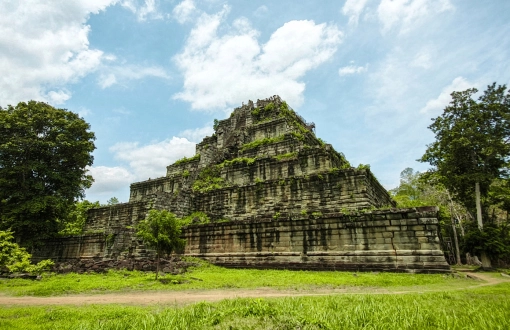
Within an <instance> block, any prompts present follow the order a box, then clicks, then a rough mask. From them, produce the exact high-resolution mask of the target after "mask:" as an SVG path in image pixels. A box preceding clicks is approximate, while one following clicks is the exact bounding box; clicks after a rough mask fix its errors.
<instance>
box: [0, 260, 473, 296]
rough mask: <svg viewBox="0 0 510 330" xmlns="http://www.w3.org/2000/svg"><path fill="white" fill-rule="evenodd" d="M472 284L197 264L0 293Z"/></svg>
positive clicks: (8, 286)
mask: <svg viewBox="0 0 510 330" xmlns="http://www.w3.org/2000/svg"><path fill="white" fill-rule="evenodd" d="M472 282H473V281H472V280H466V279H455V278H453V277H452V276H450V275H442V274H432V275H430V274H395V273H352V272H333V271H327V272H317V271H289V270H256V269H226V268H222V267H217V266H213V265H210V264H207V263H205V262H200V266H198V267H195V268H193V269H191V270H190V271H188V272H187V273H185V274H182V275H166V276H164V277H162V281H155V280H154V274H153V273H143V272H137V271H133V272H131V271H110V272H108V273H106V274H66V275H56V274H46V275H44V277H43V279H42V280H41V281H31V280H21V279H16V280H0V293H4V294H8V295H15V296H21V295H33V296H51V295H63V294H79V293H104V292H106V291H108V292H112V291H123V292H126V291H139V290H193V289H225V288H258V287H272V288H279V289H297V290H300V289H303V290H307V289H314V288H329V287H331V288H346V287H347V288H348V287H382V288H392V289H399V290H405V289H406V288H410V287H412V288H416V287H417V286H423V288H424V289H440V288H442V287H444V288H455V287H464V286H466V285H468V284H470V283H472Z"/></svg>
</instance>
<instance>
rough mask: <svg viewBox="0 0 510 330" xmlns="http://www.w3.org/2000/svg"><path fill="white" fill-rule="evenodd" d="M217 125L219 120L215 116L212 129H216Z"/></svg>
mask: <svg viewBox="0 0 510 330" xmlns="http://www.w3.org/2000/svg"><path fill="white" fill-rule="evenodd" d="M219 125H220V122H219V120H218V119H216V118H215V119H214V123H213V129H214V130H215V131H216V130H217V129H218V126H219Z"/></svg>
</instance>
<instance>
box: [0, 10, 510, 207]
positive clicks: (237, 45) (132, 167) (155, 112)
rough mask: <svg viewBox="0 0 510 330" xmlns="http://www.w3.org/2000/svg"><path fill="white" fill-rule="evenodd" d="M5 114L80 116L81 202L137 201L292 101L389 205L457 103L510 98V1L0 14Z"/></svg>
mask: <svg viewBox="0 0 510 330" xmlns="http://www.w3.org/2000/svg"><path fill="white" fill-rule="evenodd" d="M0 12H1V13H2V14H3V15H2V20H1V21H0V76H1V78H0V105H1V106H6V105H7V104H16V103H17V102H20V101H27V100H30V99H35V100H41V101H46V102H48V103H50V104H52V105H54V106H56V107H60V108H66V109H69V110H71V111H74V112H78V113H79V114H80V115H81V116H83V118H85V120H86V121H87V122H89V123H90V124H91V128H92V131H94V132H95V133H96V138H97V140H96V147H97V149H96V150H95V152H94V157H95V161H94V165H93V166H92V167H91V168H90V173H91V174H92V175H93V176H94V178H95V183H94V185H93V186H92V188H91V189H89V190H88V191H87V199H89V200H99V201H101V202H105V201H106V200H107V199H109V198H110V197H113V196H116V197H118V198H119V199H120V201H123V202H125V201H127V200H128V196H129V184H130V183H132V182H136V181H142V180H146V179H148V178H149V177H151V178H155V177H159V176H163V175H164V174H165V167H166V166H167V165H169V164H170V163H172V162H174V161H175V160H177V159H179V158H182V157H183V156H191V155H193V154H194V150H195V143H196V142H199V141H201V139H202V138H203V137H204V136H206V135H210V134H211V133H212V123H213V120H214V119H215V118H217V119H223V118H226V117H227V116H228V114H229V113H230V111H231V110H232V109H233V108H235V107H237V106H240V105H241V104H242V102H247V101H248V100H250V99H251V100H256V99H258V98H260V99H262V98H266V97H269V96H272V95H275V94H278V95H280V96H281V97H282V98H283V99H285V100H287V102H288V103H289V105H290V106H291V107H293V108H294V109H295V110H296V111H298V113H299V114H300V115H302V116H303V117H304V118H305V119H306V120H307V121H309V122H314V123H315V124H316V133H317V136H318V137H320V138H322V139H323V140H325V141H327V142H328V143H331V144H332V145H333V146H334V147H335V149H336V150H338V151H340V152H343V153H344V154H345V155H346V157H347V159H348V160H349V161H350V162H351V164H353V165H355V166H356V165H358V164H359V163H363V164H370V165H371V169H372V171H373V172H374V174H375V175H376V177H377V178H378V179H379V181H380V182H381V183H382V184H383V185H384V186H385V187H386V188H388V189H390V188H393V187H395V186H396V185H397V184H398V182H399V174H400V172H401V171H402V170H403V169H404V168H406V167H412V168H414V169H416V170H420V171H423V170H426V169H427V164H421V163H418V162H416V159H418V158H420V157H421V155H422V154H423V152H424V151H425V148H426V145H427V144H428V143H431V142H432V141H433V138H434V137H433V135H432V133H431V132H430V131H429V130H428V129H427V126H428V125H429V124H430V123H431V120H430V119H431V118H432V117H436V116H438V115H439V114H441V112H442V109H443V108H444V106H445V105H446V104H447V103H448V102H449V100H450V97H449V94H450V93H451V92H452V91H454V90H465V89H467V88H471V87H476V88H478V89H479V90H484V89H485V87H486V86H487V85H488V84H490V83H492V82H494V81H496V82H497V83H499V84H508V83H509V82H510V66H509V58H510V56H509V55H510V54H509V51H510V37H509V36H510V20H509V15H508V13H510V1H496V0H489V1H484V2H482V1H475V0H393V1H391V0H357V1H352V0H347V1H326V0H324V1H299V2H298V1H285V0H281V1H262V0H259V1H240V0H231V1H221V0H202V1H199V0H184V1H178V0H175V1H172V0H73V1H67V0H60V1H57V0H54V1H43V0H26V1H18V0H3V1H2V2H1V3H0Z"/></svg>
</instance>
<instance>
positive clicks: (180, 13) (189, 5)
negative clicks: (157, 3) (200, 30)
mask: <svg viewBox="0 0 510 330" xmlns="http://www.w3.org/2000/svg"><path fill="white" fill-rule="evenodd" d="M195 11H196V7H195V3H194V2H193V0H184V1H182V2H181V3H179V4H178V5H177V6H175V7H174V10H173V11H172V14H173V16H174V17H175V19H176V20H177V22H179V23H181V24H183V23H186V22H188V21H190V19H191V17H192V15H193V13H194V12H195Z"/></svg>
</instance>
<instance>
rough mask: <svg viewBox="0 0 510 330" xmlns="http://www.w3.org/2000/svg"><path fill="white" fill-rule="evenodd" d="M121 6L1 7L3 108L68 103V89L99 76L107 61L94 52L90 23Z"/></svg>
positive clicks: (10, 0) (79, 1) (105, 2)
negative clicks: (33, 102) (32, 101)
mask: <svg viewBox="0 0 510 330" xmlns="http://www.w3.org/2000/svg"><path fill="white" fill-rule="evenodd" d="M116 1H117V0H95V1H89V0H75V1H63V2H59V3H56V2H44V1H37V0H26V1H22V2H20V1H14V0H4V1H1V2H0V12H1V13H2V20H0V72H1V73H2V78H1V80H0V104H1V105H4V106H5V105H7V104H9V103H11V104H14V103H17V102H19V101H24V100H28V99H36V100H41V101H49V102H55V103H59V102H60V103H61V102H64V101H65V100H67V99H69V97H71V93H70V92H69V91H67V90H65V89H64V88H63V87H64V86H65V85H66V84H68V83H72V82H75V81H77V80H78V79H79V78H81V77H83V76H85V75H87V74H89V73H91V72H93V71H95V70H96V69H97V68H98V67H99V66H100V64H101V62H102V59H103V56H104V54H103V52H102V51H100V50H96V49H90V48H89V40H88V33H89V31H90V27H89V26H88V25H86V21H87V19H88V17H89V15H90V14H92V13H98V12H99V11H102V10H104V9H105V8H106V7H108V6H110V5H112V4H114V3H115V2H116Z"/></svg>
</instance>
